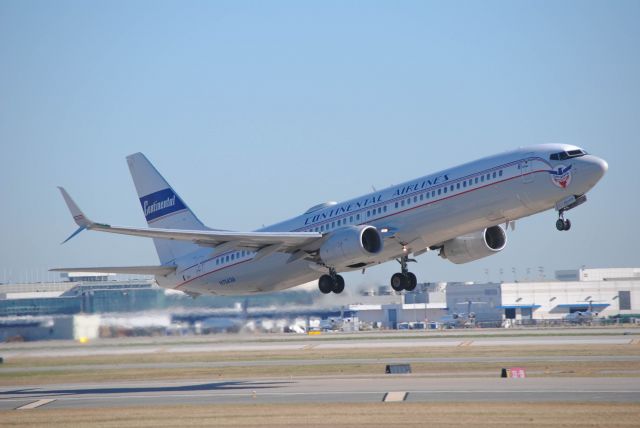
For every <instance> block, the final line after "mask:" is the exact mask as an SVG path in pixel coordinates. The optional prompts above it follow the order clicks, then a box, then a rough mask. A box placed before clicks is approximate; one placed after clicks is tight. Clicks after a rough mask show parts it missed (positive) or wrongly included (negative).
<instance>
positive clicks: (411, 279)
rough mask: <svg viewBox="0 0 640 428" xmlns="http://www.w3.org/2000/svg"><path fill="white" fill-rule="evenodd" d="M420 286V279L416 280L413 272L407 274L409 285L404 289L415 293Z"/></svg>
mask: <svg viewBox="0 0 640 428" xmlns="http://www.w3.org/2000/svg"><path fill="white" fill-rule="evenodd" d="M417 285H418V278H416V276H415V274H414V273H412V272H407V285H406V287H405V288H404V289H405V290H407V291H413V290H415V289H416V286H417Z"/></svg>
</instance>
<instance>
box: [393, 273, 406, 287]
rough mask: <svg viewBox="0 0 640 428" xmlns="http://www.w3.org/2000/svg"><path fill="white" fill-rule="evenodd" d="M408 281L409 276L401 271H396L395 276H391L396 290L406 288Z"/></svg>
mask: <svg viewBox="0 0 640 428" xmlns="http://www.w3.org/2000/svg"><path fill="white" fill-rule="evenodd" d="M407 282H408V281H407V277H406V276H404V275H403V274H401V273H394V274H393V276H391V288H393V289H394V290H395V291H402V290H404V289H405V287H406V285H407Z"/></svg>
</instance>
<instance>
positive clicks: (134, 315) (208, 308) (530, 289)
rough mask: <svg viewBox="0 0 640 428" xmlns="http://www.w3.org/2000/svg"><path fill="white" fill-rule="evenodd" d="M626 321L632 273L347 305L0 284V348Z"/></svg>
mask: <svg viewBox="0 0 640 428" xmlns="http://www.w3.org/2000/svg"><path fill="white" fill-rule="evenodd" d="M292 305H293V306H292ZM134 319H135V322H134V321H132V320H134ZM635 319H640V269H639V268H626V269H579V270H572V271H559V272H557V274H556V279H555V280H553V281H531V282H529V281H528V282H503V283H445V282H440V283H425V284H419V286H418V287H417V288H416V290H414V291H413V292H403V293H397V292H394V291H393V290H391V288H390V287H388V286H380V287H378V288H377V289H375V290H370V291H367V292H363V293H360V294H357V295H352V296H350V297H349V300H348V301H345V299H344V298H343V299H339V300H337V299H327V298H324V299H323V297H322V296H320V295H319V293H318V292H313V291H311V292H309V291H288V292H278V293H272V294H269V295H257V296H251V297H250V298H246V297H238V298H234V297H216V296H201V297H199V298H197V299H191V298H190V297H188V296H186V295H183V294H182V293H177V292H171V291H167V290H164V289H162V288H159V287H158V286H156V285H155V284H154V282H153V280H152V279H151V278H140V279H128V280H115V278H113V277H112V276H110V275H103V276H97V277H96V276H86V274H82V273H76V274H70V275H69V276H68V277H67V278H66V281H61V282H56V283H37V284H0V341H4V340H8V338H12V337H23V338H24V339H25V340H38V339H46V338H49V339H58V338H76V337H77V336H78V335H79V334H86V333H82V332H83V331H85V330H83V327H82V326H83V325H85V326H87V325H88V326H92V327H90V329H92V331H94V332H96V333H94V334H93V335H97V334H100V335H104V334H114V329H115V330H116V331H117V330H118V329H119V328H120V324H121V323H124V324H125V325H127V326H129V327H127V328H129V329H130V330H132V329H133V330H132V331H129V332H128V333H127V334H138V333H137V332H136V330H135V327H131V325H137V326H138V327H139V329H140V331H147V332H149V331H150V332H152V333H153V334H170V333H169V332H171V331H173V332H175V331H176V330H179V331H188V332H195V333H196V334H199V333H200V332H216V331H229V330H231V331H234V330H240V329H242V328H244V327H245V326H246V325H252V326H253V327H252V328H257V327H256V326H258V327H259V328H260V329H262V331H278V330H282V331H286V330H287V329H289V330H292V331H298V332H301V331H307V330H308V329H310V328H320V329H340V330H344V331H353V330H360V329H429V328H469V327H513V326H519V325H557V324H571V323H581V324H587V323H589V324H590V323H597V324H604V323H607V322H629V321H631V322H635ZM127 320H128V321H127ZM314 320H315V321H314ZM145 323H147V324H148V325H147V327H144V325H146V324H145ZM185 326H186V327H185ZM266 326H268V327H266ZM314 326H315V327H314ZM143 327H144V328H143ZM145 329H146V330H145ZM61 331H65V333H60V332H61ZM78 331H81V333H78ZM117 334H120V333H117ZM140 334H146V333H140Z"/></svg>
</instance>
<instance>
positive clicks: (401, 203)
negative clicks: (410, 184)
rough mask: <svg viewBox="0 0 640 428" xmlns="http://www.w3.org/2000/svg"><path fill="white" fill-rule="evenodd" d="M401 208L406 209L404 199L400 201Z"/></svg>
mask: <svg viewBox="0 0 640 428" xmlns="http://www.w3.org/2000/svg"><path fill="white" fill-rule="evenodd" d="M400 206H402V207H404V199H403V200H401V201H400Z"/></svg>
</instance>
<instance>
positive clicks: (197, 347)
mask: <svg viewBox="0 0 640 428" xmlns="http://www.w3.org/2000/svg"><path fill="white" fill-rule="evenodd" d="M494 334H495V331H494ZM547 334H548V335H542V334H539V333H536V334H532V335H522V334H514V335H506V334H504V333H502V334H496V335H486V334H485V335H483V334H479V335H451V336H446V335H441V334H433V335H431V334H424V335H421V336H417V337H411V338H405V337H406V336H396V335H380V334H379V335H377V336H376V335H374V336H369V335H339V334H338V335H326V336H318V337H308V336H297V335H293V336H292V335H289V336H281V337H280V338H278V339H271V340H265V339H264V338H262V337H249V338H244V339H242V340H240V339H236V340H235V341H233V340H209V341H205V340H198V341H197V342H196V343H184V342H183V341H182V340H181V338H172V339H173V340H161V341H128V342H126V343H122V342H121V341H118V340H117V339H110V340H98V341H95V342H91V343H89V344H86V345H80V346H79V345H78V344H77V343H75V342H66V343H65V344H58V343H55V344H53V343H39V344H17V345H16V344H0V356H4V357H6V358H27V357H36V358H43V357H76V356H91V355H125V354H155V353H159V352H162V353H195V352H240V353H242V352H263V351H298V350H308V349H315V350H330V349H336V350H339V349H365V348H366V349H375V348H389V347H394V348H415V347H459V346H524V345H536V346H558V345H627V344H633V343H634V342H638V340H639V338H640V331H638V330H633V331H631V332H630V333H624V334H622V333H618V334H611V332H609V333H608V334H589V333H588V332H587V333H581V334H574V335H566V334H565V335H553V334H552V333H549V332H547Z"/></svg>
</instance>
